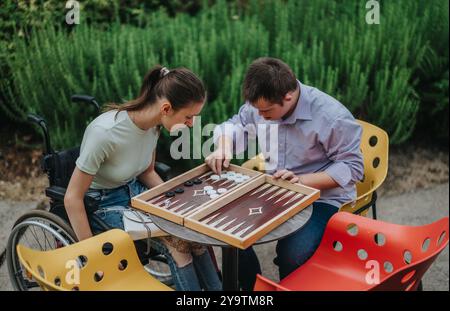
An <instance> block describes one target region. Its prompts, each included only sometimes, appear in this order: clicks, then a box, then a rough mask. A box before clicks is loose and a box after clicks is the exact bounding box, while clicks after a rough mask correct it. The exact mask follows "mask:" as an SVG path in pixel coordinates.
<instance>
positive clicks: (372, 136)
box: [356, 120, 389, 196]
mask: <svg viewBox="0 0 450 311" xmlns="http://www.w3.org/2000/svg"><path fill="white" fill-rule="evenodd" d="M357 121H358V123H359V124H360V125H361V127H362V135H361V144H360V147H361V152H362V154H363V159H364V177H363V180H362V181H361V182H358V183H357V185H356V188H357V193H358V196H360V195H361V194H365V193H367V192H368V191H369V190H371V191H373V190H375V189H377V188H378V187H380V186H381V184H382V183H383V182H384V180H385V179H386V176H387V172H388V157H389V137H388V135H387V133H386V132H385V131H383V130H382V129H381V128H379V127H377V126H375V125H373V124H370V123H367V122H365V121H361V120H357Z"/></svg>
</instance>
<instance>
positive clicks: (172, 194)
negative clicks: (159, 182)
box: [166, 191, 175, 198]
mask: <svg viewBox="0 0 450 311" xmlns="http://www.w3.org/2000/svg"><path fill="white" fill-rule="evenodd" d="M174 196H175V192H173V191H167V192H166V197H168V198H171V197H174Z"/></svg>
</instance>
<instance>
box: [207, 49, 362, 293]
mask: <svg viewBox="0 0 450 311" xmlns="http://www.w3.org/2000/svg"><path fill="white" fill-rule="evenodd" d="M243 95H244V98H245V101H246V102H245V104H244V105H243V106H242V107H241V108H240V110H239V113H238V114H237V115H235V116H233V117H232V118H231V119H229V120H228V121H226V122H224V123H223V124H221V125H220V126H219V127H217V128H216V130H215V141H216V143H217V149H216V150H215V151H214V152H213V153H212V154H211V155H210V156H208V157H207V158H206V163H207V164H208V165H209V166H210V167H211V169H212V170H213V171H214V172H216V173H219V174H220V172H221V171H222V170H223V168H226V167H228V165H229V163H230V160H231V158H232V155H233V151H235V152H236V153H240V152H242V151H243V150H234V149H244V148H245V146H246V139H248V138H249V137H251V136H253V137H254V136H257V135H259V136H261V131H259V130H258V129H259V128H260V127H261V125H264V124H266V125H276V126H277V127H278V130H277V134H278V135H277V138H278V139H277V141H275V144H272V146H269V149H267V147H266V148H262V149H263V153H264V158H265V160H266V168H269V170H268V171H266V172H267V173H269V174H273V176H274V177H275V178H281V179H284V180H289V181H290V182H293V183H300V184H304V185H306V186H310V187H313V188H316V189H320V191H321V197H320V199H319V200H318V201H316V202H315V203H314V204H313V214H312V216H311V219H310V221H309V222H308V223H307V224H306V225H305V226H304V227H303V228H302V229H300V230H299V231H297V232H296V233H295V234H293V235H291V236H289V237H287V238H285V239H282V240H280V241H278V243H277V247H276V252H277V257H276V258H275V259H274V263H275V264H276V265H278V267H279V273H280V279H282V278H284V277H286V276H287V275H288V274H289V273H291V272H292V271H294V270H295V269H296V268H297V267H299V266H300V265H302V264H303V263H304V262H305V261H306V260H307V259H308V258H310V257H311V256H312V255H313V253H314V251H315V250H316V249H317V247H318V245H319V243H320V240H321V239H322V235H323V232H324V229H325V226H326V224H327V222H328V220H329V218H330V217H331V216H332V215H333V214H334V213H336V212H337V211H338V209H339V207H340V206H341V205H342V204H343V203H346V202H349V201H352V200H355V199H356V187H355V183H356V182H357V181H359V180H360V179H361V178H362V177H363V171H364V168H363V159H362V154H361V151H360V147H359V145H360V139H361V131H362V130H361V127H360V126H359V124H358V123H357V122H356V121H355V119H354V117H353V116H352V114H351V113H350V112H349V111H348V110H347V109H346V108H345V107H344V106H343V105H342V104H341V103H340V102H339V101H337V100H336V99H334V98H333V97H331V96H329V95H327V94H325V93H323V92H321V91H320V90H318V89H316V88H314V87H311V86H307V85H304V84H302V83H300V81H298V80H297V79H296V77H295V75H294V73H293V72H292V70H291V69H290V68H289V66H288V65H286V64H285V63H283V62H282V61H281V60H278V59H274V58H260V59H257V60H256V61H254V62H253V63H252V64H251V65H250V67H249V69H248V71H247V74H246V76H245V80H244V85H243ZM261 140H263V141H266V142H267V137H266V138H264V139H261V137H259V143H260V145H261ZM244 141H245V142H244ZM239 146H240V147H241V148H239ZM235 147H236V148H235ZM242 147H243V148H242ZM256 273H261V269H260V266H259V262H258V259H257V257H256V254H255V252H254V251H253V249H252V248H249V249H247V250H245V251H242V252H240V255H239V279H240V282H241V286H242V288H243V289H244V290H252V287H253V284H254V282H255V278H256Z"/></svg>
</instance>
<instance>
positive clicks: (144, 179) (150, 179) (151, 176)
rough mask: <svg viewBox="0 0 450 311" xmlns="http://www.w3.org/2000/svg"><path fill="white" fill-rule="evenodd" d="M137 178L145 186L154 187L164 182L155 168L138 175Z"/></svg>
mask: <svg viewBox="0 0 450 311" xmlns="http://www.w3.org/2000/svg"><path fill="white" fill-rule="evenodd" d="M138 179H139V181H140V182H141V183H143V184H144V185H145V186H147V188H153V187H156V186H158V185H160V184H162V183H163V182H164V181H163V180H162V179H161V177H160V176H159V175H158V173H156V171H155V170H151V171H149V172H145V173H143V174H141V175H139V177H138Z"/></svg>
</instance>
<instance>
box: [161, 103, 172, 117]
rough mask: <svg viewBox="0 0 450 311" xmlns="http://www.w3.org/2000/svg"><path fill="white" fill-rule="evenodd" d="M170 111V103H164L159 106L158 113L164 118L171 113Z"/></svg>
mask: <svg viewBox="0 0 450 311" xmlns="http://www.w3.org/2000/svg"><path fill="white" fill-rule="evenodd" d="M171 110H172V105H171V104H170V102H168V101H164V102H163V103H162V104H161V108H160V112H161V114H162V115H164V116H165V115H168V114H169V113H170V112H171Z"/></svg>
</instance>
